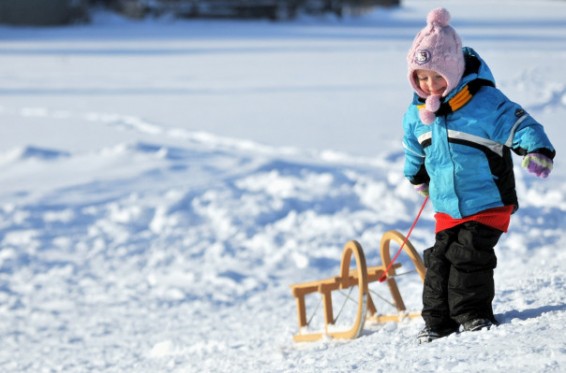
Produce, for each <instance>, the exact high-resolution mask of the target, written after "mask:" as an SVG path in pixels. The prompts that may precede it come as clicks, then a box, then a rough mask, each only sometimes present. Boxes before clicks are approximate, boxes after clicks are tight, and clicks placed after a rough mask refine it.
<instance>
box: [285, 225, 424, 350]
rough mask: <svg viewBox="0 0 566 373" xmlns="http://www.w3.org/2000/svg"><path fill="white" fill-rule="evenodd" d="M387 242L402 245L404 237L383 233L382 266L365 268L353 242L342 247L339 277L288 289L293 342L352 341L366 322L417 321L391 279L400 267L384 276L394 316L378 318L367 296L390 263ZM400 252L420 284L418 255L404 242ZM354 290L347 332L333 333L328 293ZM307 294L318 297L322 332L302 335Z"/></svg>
mask: <svg viewBox="0 0 566 373" xmlns="http://www.w3.org/2000/svg"><path fill="white" fill-rule="evenodd" d="M391 240H393V241H395V242H397V243H398V244H399V245H402V244H403V242H404V241H405V237H404V236H403V235H402V234H401V233H399V232H397V231H387V232H385V234H384V235H383V237H382V238H381V243H380V254H381V261H382V265H380V266H376V267H367V265H366V259H365V255H364V252H363V249H362V246H361V245H360V244H359V243H358V242H357V241H349V242H347V243H346V245H345V246H344V250H343V252H342V261H341V264H340V275H339V276H336V277H331V278H328V279H324V280H319V281H312V282H305V283H300V284H294V285H291V290H292V293H293V296H294V297H295V299H296V303H297V316H298V321H299V333H298V334H296V335H294V336H293V339H294V340H295V341H296V342H308V341H316V340H319V339H321V338H324V337H331V338H338V339H354V338H357V337H358V336H359V335H360V334H361V332H362V329H363V327H364V324H365V322H366V321H374V322H378V323H382V322H391V321H393V322H399V321H401V320H403V319H405V318H415V317H420V312H417V313H408V312H407V310H406V307H405V303H404V302H403V298H402V297H401V293H400V291H399V287H398V286H397V281H396V280H395V275H396V271H397V269H399V268H400V267H401V264H398V263H395V264H394V265H393V266H391V268H390V269H389V271H388V273H387V280H386V282H387V285H388V287H389V291H390V293H391V297H392V299H393V303H394V305H395V308H396V309H397V312H398V313H397V314H390V315H382V314H378V312H377V309H376V306H375V303H374V302H373V299H372V297H371V295H370V292H369V290H368V289H369V286H368V285H369V283H370V282H376V281H379V279H380V278H381V277H382V276H383V274H384V273H385V271H386V269H387V267H388V266H389V264H390V263H391V253H390V248H389V246H390V242H391ZM403 251H404V252H405V253H406V254H407V255H408V256H409V258H410V260H411V261H412V262H413V264H414V266H415V269H416V271H417V273H418V275H419V277H420V279H421V281H424V276H425V267H424V264H423V261H422V259H421V257H420V255H419V254H418V253H417V251H416V250H415V248H414V247H413V245H412V244H411V243H410V242H409V241H408V240H407V242H406V243H405V246H404V247H403ZM352 257H354V260H355V268H353V269H352V268H350V264H351V261H352ZM355 286H357V287H358V289H357V292H358V294H357V300H358V304H357V309H356V312H355V316H354V320H353V322H352V325H351V327H350V328H349V329H347V330H333V328H332V326H333V325H334V322H335V319H334V311H333V307H332V292H333V291H335V290H343V289H348V288H353V287H355ZM311 293H320V295H321V297H322V305H323V312H324V331H323V332H307V333H305V332H304V329H305V328H306V327H307V326H308V324H309V322H308V321H307V312H306V303H305V296H306V295H307V294H311Z"/></svg>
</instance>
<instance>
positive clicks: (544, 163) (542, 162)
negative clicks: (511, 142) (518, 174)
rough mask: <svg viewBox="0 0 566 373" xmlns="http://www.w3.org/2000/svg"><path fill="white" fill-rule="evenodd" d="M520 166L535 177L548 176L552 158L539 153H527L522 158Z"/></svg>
mask: <svg viewBox="0 0 566 373" xmlns="http://www.w3.org/2000/svg"><path fill="white" fill-rule="evenodd" d="M521 166H523V168H525V169H526V170H527V171H529V172H530V173H533V174H535V175H536V176H537V177H542V178H545V177H548V175H549V174H550V171H552V166H553V162H552V159H550V158H548V157H547V156H546V155H542V154H540V153H529V154H527V155H526V156H525V158H523V162H522V163H521Z"/></svg>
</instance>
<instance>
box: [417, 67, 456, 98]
mask: <svg viewBox="0 0 566 373" xmlns="http://www.w3.org/2000/svg"><path fill="white" fill-rule="evenodd" d="M415 78H416V79H417V84H418V85H419V88H420V89H421V90H422V91H423V92H424V93H426V94H427V95H442V93H444V91H445V90H446V87H447V86H448V83H447V82H446V80H445V79H444V78H443V77H442V75H440V74H439V73H437V72H435V71H431V70H416V71H415Z"/></svg>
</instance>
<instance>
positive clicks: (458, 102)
mask: <svg viewBox="0 0 566 373" xmlns="http://www.w3.org/2000/svg"><path fill="white" fill-rule="evenodd" d="M449 20H450V14H449V13H448V11H447V10H446V9H443V8H439V9H435V10H433V11H431V12H430V13H429V14H428V16H427V26H426V27H425V28H424V29H423V30H421V32H419V33H418V34H417V36H416V38H415V40H414V41H413V45H412V47H411V49H410V51H409V54H408V56H407V62H408V65H409V66H408V67H409V74H408V78H409V82H410V84H411V85H412V87H413V88H414V90H415V92H416V94H415V95H414V99H413V102H412V103H411V105H410V106H409V108H408V110H407V112H406V113H405V116H404V118H403V129H404V138H403V143H404V147H405V156H406V158H405V168H404V173H405V176H406V177H407V178H408V180H409V181H410V182H411V183H412V184H413V185H414V186H415V188H416V190H417V191H418V192H420V193H421V194H423V195H425V196H428V195H429V191H430V199H431V201H432V204H433V207H434V210H435V219H436V239H435V244H434V246H433V247H431V248H429V249H427V250H425V251H424V262H425V266H426V268H427V273H426V277H425V281H424V289H423V310H422V316H423V319H424V321H425V323H426V327H425V328H424V329H423V330H422V331H421V332H420V333H419V334H418V337H417V339H418V342H419V343H424V342H430V341H432V340H435V339H437V338H440V337H444V336H447V335H449V334H451V333H454V332H457V331H459V328H460V326H462V328H463V330H464V331H475V330H480V329H489V328H490V327H491V326H492V325H493V324H497V321H496V320H495V317H494V315H493V309H492V301H493V298H494V294H495V290H494V280H493V270H494V268H495V267H496V264H497V258H496V256H495V253H494V247H495V245H496V244H497V242H498V240H499V238H500V236H501V234H502V233H503V232H506V231H507V228H508V226H509V221H510V218H511V214H512V213H514V212H515V211H516V210H517V209H518V202H517V195H516V192H515V180H514V175H513V161H512V159H511V151H513V152H515V153H516V154H518V155H522V156H524V158H523V161H522V166H523V167H524V168H525V169H526V170H527V171H529V172H531V173H533V174H535V175H536V176H538V177H542V178H545V177H547V176H548V175H549V173H550V171H551V170H552V167H553V161H552V160H553V158H554V155H555V151H554V148H553V146H552V144H551V143H550V141H549V140H548V138H547V136H546V135H545V132H544V129H543V127H542V126H541V125H540V124H539V123H538V122H537V121H536V120H535V119H533V118H532V117H531V116H530V115H529V114H528V113H527V112H526V111H525V110H524V109H523V108H521V106H519V105H517V104H516V103H514V102H512V101H510V100H509V99H508V98H507V97H505V96H504V94H503V93H502V92H501V91H499V90H498V89H497V88H495V81H494V78H493V76H492V74H491V71H490V70H489V67H488V66H487V65H486V63H485V62H484V61H483V60H482V59H481V58H480V56H479V55H478V54H477V53H476V52H475V51H474V50H473V49H471V48H462V43H461V41H460V37H459V36H458V34H457V33H456V31H455V30H454V29H453V28H452V27H451V26H449V24H448V22H449Z"/></svg>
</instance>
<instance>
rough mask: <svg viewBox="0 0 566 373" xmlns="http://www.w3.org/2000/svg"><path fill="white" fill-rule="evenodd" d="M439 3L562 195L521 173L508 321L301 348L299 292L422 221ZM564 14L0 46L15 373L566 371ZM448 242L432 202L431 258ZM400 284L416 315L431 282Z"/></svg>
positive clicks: (237, 27)
mask: <svg viewBox="0 0 566 373" xmlns="http://www.w3.org/2000/svg"><path fill="white" fill-rule="evenodd" d="M439 4H442V5H444V6H446V7H447V8H448V9H449V10H450V11H451V13H452V16H453V24H454V26H455V27H456V28H457V29H458V31H459V33H460V35H461V36H462V38H463V41H464V44H465V45H469V46H472V47H474V48H475V49H476V50H477V51H478V52H479V53H480V54H481V55H482V57H484V58H485V59H486V60H487V61H488V62H489V63H490V65H491V67H492V70H493V72H494V74H495V76H496V78H497V81H498V85H499V86H500V87H501V88H502V89H503V90H504V91H505V92H506V94H507V95H508V96H509V97H510V98H511V99H513V100H515V101H518V102H520V103H521V104H523V105H524V106H525V107H526V108H527V110H528V111H529V112H530V113H531V114H533V115H534V116H535V117H536V118H537V119H539V120H540V121H541V122H542V123H543V124H544V125H545V128H546V130H547V133H548V134H549V136H550V138H551V139H552V141H553V142H554V144H555V146H556V147H557V149H558V156H557V158H556V160H555V161H556V162H555V163H556V168H555V170H554V172H553V173H552V174H551V176H550V177H549V178H548V179H546V180H539V179H536V178H534V177H532V176H530V175H528V174H526V173H525V172H524V171H523V170H522V169H520V167H519V162H518V161H519V159H518V158H515V161H516V162H515V164H516V176H517V190H518V193H519V199H520V203H521V209H520V210H519V212H518V213H517V214H516V215H514V217H513V220H512V224H511V228H510V232H509V233H508V234H506V235H505V236H504V237H503V238H502V239H501V241H500V244H499V245H498V247H497V248H496V252H497V255H498V259H499V265H498V268H497V269H496V299H495V301H494V309H495V313H496V317H497V318H498V319H499V320H500V321H501V322H502V324H501V325H500V326H498V327H495V328H493V329H492V330H490V331H481V332H477V333H461V334H458V335H453V336H450V337H448V338H445V339H443V340H439V341H436V342H434V343H431V344H429V345H424V346H418V345H417V344H416V342H415V336H416V333H417V332H418V331H419V330H420V328H422V326H423V323H422V320H420V319H416V320H413V321H404V322H402V323H399V324H397V323H390V324H368V325H366V327H365V328H364V332H363V334H362V336H361V337H360V338H358V339H356V340H351V341H338V340H331V339H329V338H326V339H324V340H322V341H319V342H314V343H294V342H293V340H292V336H293V335H294V334H295V333H297V331H298V328H297V320H296V311H295V301H294V299H293V298H292V295H291V292H290V289H289V286H290V285H291V284H294V283H299V282H304V281H310V280H316V279H322V278H327V277H331V276H335V275H337V274H338V270H339V265H340V254H341V251H342V247H343V245H344V244H345V243H346V242H347V241H348V240H351V239H356V240H358V241H359V242H360V243H361V244H362V246H363V247H364V250H365V253H366V257H367V259H368V263H369V264H370V265H378V264H379V259H378V254H377V249H378V246H379V240H380V238H381V235H382V234H383V233H384V232H385V231H388V230H391V229H395V230H398V231H400V232H403V233H406V232H407V230H408V228H409V227H410V225H411V223H412V221H413V219H414V217H415V216H416V214H417V212H418V210H419V208H420V205H421V203H422V199H420V197H419V196H418V195H416V193H415V192H414V191H413V190H412V187H411V186H410V185H409V184H408V183H407V182H406V181H405V180H404V179H403V175H402V164H403V152H402V147H401V136H402V130H401V126H400V119H401V116H402V114H403V112H404V109H405V108H406V106H407V105H408V102H409V98H410V95H411V92H410V88H409V86H408V83H407V82H406V80H405V54H406V51H407V50H408V48H409V46H410V43H411V41H412V38H413V37H414V35H415V34H416V32H417V31H418V30H420V29H421V28H422V27H423V26H424V20H425V17H426V13H427V12H428V10H430V9H432V8H434V7H436V6H438V5H439ZM564 14H566V2H564V1H556V0H542V1H541V0H537V1H535V0H514V1H511V0H507V1H498V2H496V3H494V2H490V1H487V0H478V1H474V2H473V4H472V3H470V2H468V1H464V0H451V1H444V2H439V1H430V0H420V1H417V0H405V1H403V6H402V7H401V8H399V9H393V10H383V9H380V10H376V11H375V12H372V13H371V14H367V15H365V16H364V17H361V18H348V19H345V20H336V19H333V18H332V17H326V18H301V19H298V20H295V21H291V22H283V23H271V22H268V21H228V20H224V21H181V20H172V19H162V20H148V21H137V22H134V21H128V20H124V19H121V18H119V17H116V16H113V15H109V14H105V13H97V14H96V16H95V18H94V22H93V24H91V25H78V26H72V27H63V28H57V27H54V28H12V27H5V26H3V27H0V121H1V123H2V124H1V125H0V185H1V187H0V310H1V311H0V312H1V314H2V317H1V318H0V341H1V348H0V370H1V371H6V372H57V371H64V372H102V371H107V372H200V371H205V372H243V371H250V372H256V371H257V372H319V371H333V372H350V371H371V372H385V371H388V372H411V371H419V372H439V371H451V372H460V371H471V372H475V371H484V372H500V371H503V370H508V371H513V372H563V371H565V370H566V337H565V336H566V330H565V325H566V322H565V321H566V305H565V303H564V299H565V298H566V283H565V282H566V273H565V270H564V268H566V252H565V251H564V250H563V244H562V243H563V242H565V241H566V237H565V232H566V220H565V219H564V213H565V211H566V200H565V195H566V183H565V179H566V172H565V171H564V168H563V167H562V165H563V164H564V162H563V160H564V156H563V153H562V151H561V149H563V148H564V146H565V145H566V136H564V129H563V128H562V126H563V124H564V123H563V122H564V118H565V117H566V72H565V70H564V65H565V64H566V51H565V50H564V45H566V18H565V17H564ZM433 226H434V222H433V217H432V209H431V208H430V206H427V207H426V209H425V212H424V214H423V217H422V218H421V220H420V222H419V223H418V225H417V227H416V229H415V231H414V232H413V235H412V237H411V241H412V242H413V244H414V245H415V246H416V247H417V249H418V250H419V252H421V253H422V250H424V249H425V248H426V247H428V246H430V245H431V244H432V242H433V240H434V236H433ZM404 264H405V262H404ZM400 283H402V284H403V287H405V289H406V290H408V292H407V293H404V298H405V301H406V303H407V305H408V307H409V308H410V309H412V310H417V311H418V309H419V307H420V299H419V298H420V290H421V289H420V286H421V285H420V283H419V281H418V279H415V278H411V277H410V276H407V280H406V281H404V282H403V280H401V278H400ZM372 286H375V289H377V290H376V291H379V292H380V293H382V294H386V293H387V292H383V288H379V286H383V285H379V284H373V285H372ZM380 289H381V290H380ZM314 301H315V302H316V299H315V300H314ZM311 302H312V301H311ZM311 306H314V304H311ZM317 317H318V318H320V312H319V315H318V316H317ZM314 320H317V319H316V318H315V319H314Z"/></svg>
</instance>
